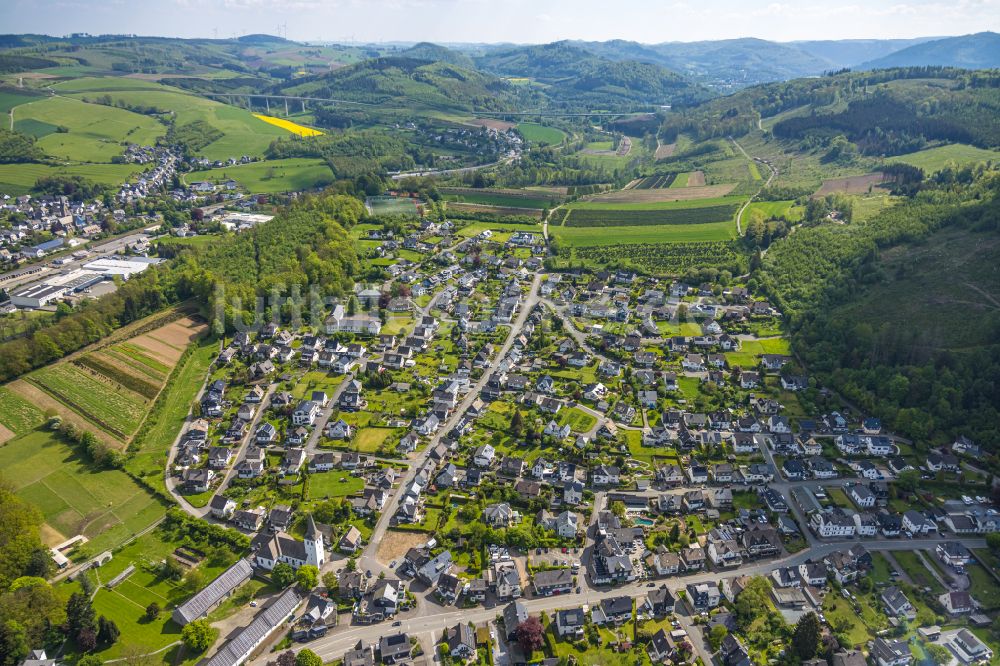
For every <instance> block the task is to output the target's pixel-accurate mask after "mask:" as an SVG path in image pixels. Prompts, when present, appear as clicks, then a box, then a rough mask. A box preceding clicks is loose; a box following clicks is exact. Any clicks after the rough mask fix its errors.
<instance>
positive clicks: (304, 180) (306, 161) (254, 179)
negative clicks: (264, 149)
mask: <svg viewBox="0 0 1000 666" xmlns="http://www.w3.org/2000/svg"><path fill="white" fill-rule="evenodd" d="M230 178H231V179H233V180H235V181H236V182H238V183H239V184H240V185H242V186H243V187H244V188H246V189H247V190H248V191H249V192H252V193H254V194H272V193H275V192H290V191H297V190H311V189H313V188H317V187H325V186H326V185H329V184H330V183H332V182H333V172H332V171H331V170H330V166H329V165H328V164H327V163H326V162H324V161H323V160H317V159H311V158H298V157H295V158H289V159H284V160H268V161H266V162H251V163H250V164H240V165H238V166H229V167H223V168H221V169H210V170H209V171H195V172H193V173H189V174H187V180H188V181H195V180H207V181H210V182H214V183H218V182H222V181H225V180H229V179H230Z"/></svg>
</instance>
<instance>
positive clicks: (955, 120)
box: [773, 92, 1000, 155]
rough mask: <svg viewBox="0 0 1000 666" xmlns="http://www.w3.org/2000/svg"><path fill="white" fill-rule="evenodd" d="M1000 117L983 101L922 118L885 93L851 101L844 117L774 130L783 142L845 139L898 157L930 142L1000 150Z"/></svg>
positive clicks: (796, 121)
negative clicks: (809, 138)
mask: <svg viewBox="0 0 1000 666" xmlns="http://www.w3.org/2000/svg"><path fill="white" fill-rule="evenodd" d="M997 100H998V101H1000V95H998V96H997ZM938 107H939V108H938ZM998 113H1000V105H997V106H991V105H989V104H987V103H986V102H985V101H981V102H980V104H979V105H978V108H977V110H976V112H975V113H972V114H969V113H966V112H965V111H964V109H963V108H961V107H956V108H952V107H951V105H949V104H940V105H936V108H935V109H934V110H933V111H931V110H930V109H929V108H928V110H927V111H925V112H924V113H923V114H922V113H920V110H919V109H918V108H916V107H914V106H913V104H910V103H908V102H906V101H904V100H900V99H897V98H895V97H893V96H892V95H891V94H889V93H887V92H881V93H877V94H875V95H874V96H872V97H869V98H866V99H860V100H856V101H853V102H851V103H850V104H849V105H848V107H847V109H846V110H845V111H842V112H840V113H830V114H813V115H808V116H796V117H792V118H787V119H785V120H782V121H780V122H778V123H776V124H775V125H774V130H773V131H774V135H775V136H776V137H778V138H781V139H803V138H805V137H807V136H820V137H825V138H832V137H833V136H836V135H838V134H843V135H844V136H846V137H847V138H848V139H850V140H851V141H852V142H853V143H856V144H857V145H858V148H859V149H860V150H861V152H862V153H864V154H866V155H898V154H901V153H909V152H914V151H917V150H920V149H921V148H923V147H924V146H925V145H926V144H927V142H928V141H944V142H948V143H968V144H972V145H976V146H981V147H989V146H995V145H1000V125H998V123H996V122H995V121H996V118H997V114H998Z"/></svg>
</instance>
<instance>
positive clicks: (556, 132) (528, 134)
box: [517, 123, 566, 145]
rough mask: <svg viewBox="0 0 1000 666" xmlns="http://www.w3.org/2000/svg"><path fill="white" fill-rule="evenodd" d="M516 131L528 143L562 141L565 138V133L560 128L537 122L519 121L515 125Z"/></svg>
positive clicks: (544, 143)
mask: <svg viewBox="0 0 1000 666" xmlns="http://www.w3.org/2000/svg"><path fill="white" fill-rule="evenodd" d="M517 131H518V132H520V133H521V136H523V137H524V138H525V139H526V140H527V141H529V142H530V143H538V144H542V145H551V144H556V143H562V141H563V139H565V138H566V133H565V132H563V131H562V130H560V129H556V128H555V127H546V126H545V125H539V124H538V123H520V124H519V125H518V126H517Z"/></svg>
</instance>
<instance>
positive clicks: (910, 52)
mask: <svg viewBox="0 0 1000 666" xmlns="http://www.w3.org/2000/svg"><path fill="white" fill-rule="evenodd" d="M927 66H939V67H940V66H943V67H962V68H964V69H989V68H994V67H1000V34H997V33H995V32H978V33H976V34H974V35H963V36H961V37H947V38H945V39H937V40H934V41H930V42H924V43H922V44H916V45H914V46H910V47H907V48H905V49H902V50H900V51H896V52H895V53H891V54H889V55H887V56H884V57H882V58H878V59H876V60H870V61H868V62H865V63H863V64H861V65H859V69H884V68H887V67H927Z"/></svg>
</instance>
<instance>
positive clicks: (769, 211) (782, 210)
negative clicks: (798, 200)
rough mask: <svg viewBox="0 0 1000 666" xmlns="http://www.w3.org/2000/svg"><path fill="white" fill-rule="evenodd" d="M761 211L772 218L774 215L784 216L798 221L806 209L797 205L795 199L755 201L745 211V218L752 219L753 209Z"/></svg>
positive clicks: (792, 220) (777, 216) (745, 219)
mask: <svg viewBox="0 0 1000 666" xmlns="http://www.w3.org/2000/svg"><path fill="white" fill-rule="evenodd" d="M755 210H757V211H760V212H761V213H762V214H763V215H764V217H765V218H767V219H770V218H772V217H776V218H784V219H786V220H789V221H791V222H797V221H799V220H801V219H802V214H803V212H804V209H803V208H801V207H800V206H795V202H794V201H755V202H753V203H752V204H750V205H749V206H747V209H746V210H745V211H744V212H743V220H744V222H746V221H747V220H749V219H750V213H751V211H755Z"/></svg>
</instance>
